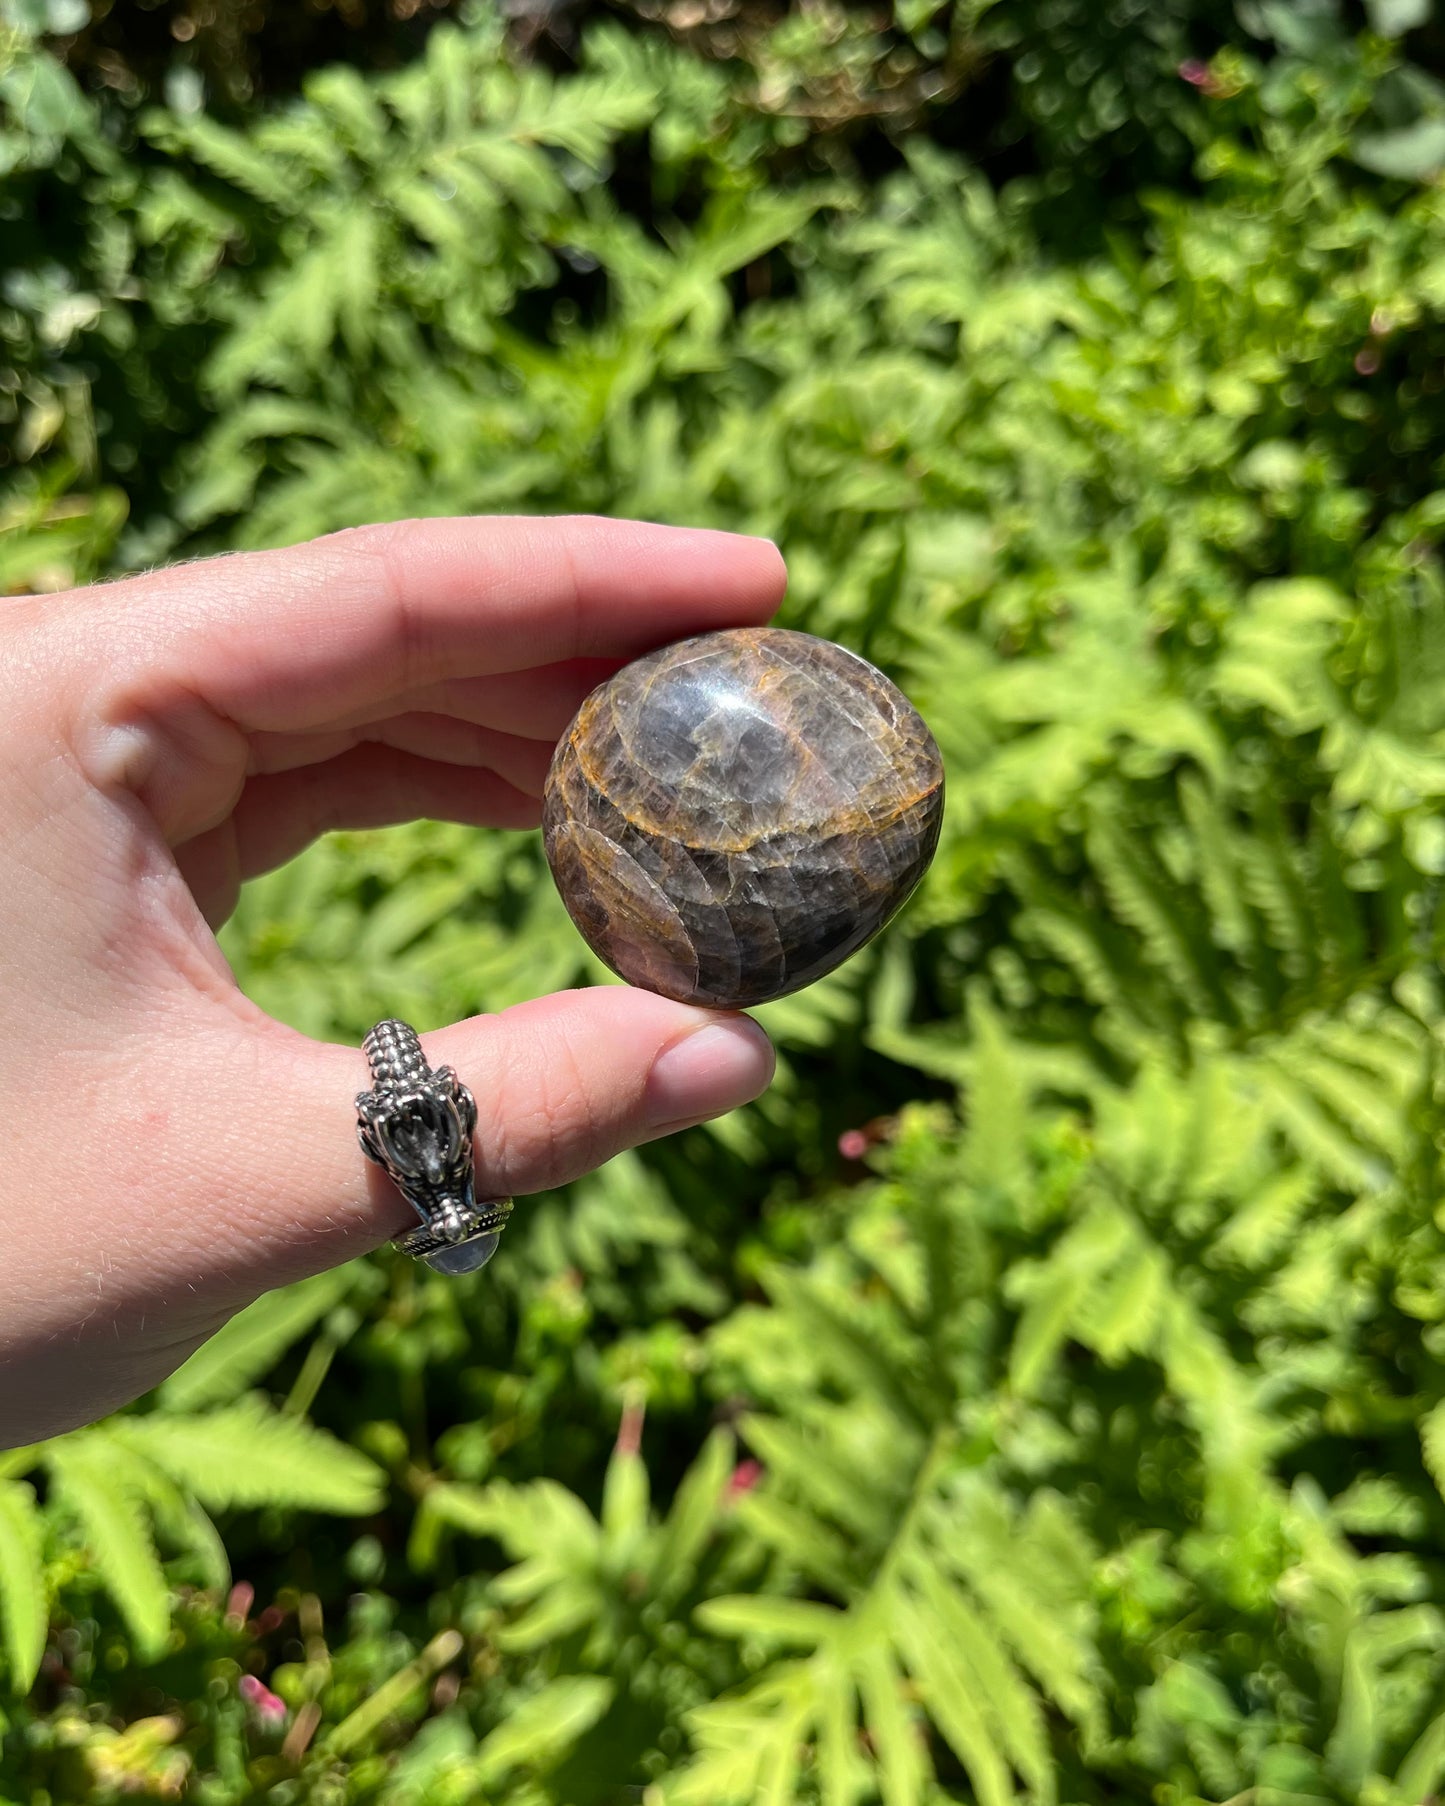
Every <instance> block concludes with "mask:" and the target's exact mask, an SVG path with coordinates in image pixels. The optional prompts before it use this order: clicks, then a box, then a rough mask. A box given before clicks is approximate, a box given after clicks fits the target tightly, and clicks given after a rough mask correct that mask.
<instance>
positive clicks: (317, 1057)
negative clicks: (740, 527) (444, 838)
mask: <svg viewBox="0 0 1445 1806" xmlns="http://www.w3.org/2000/svg"><path fill="white" fill-rule="evenodd" d="M783 581H784V576H783V566H782V561H781V559H780V558H779V556H778V553H777V551H776V549H775V548H774V547H773V546H771V545H770V544H768V543H767V542H766V541H762V540H753V539H745V538H739V537H736V536H734V535H730V534H722V533H710V532H702V531H693V530H690V529H678V528H667V527H654V526H645V525H641V524H638V523H635V522H627V521H605V520H593V519H567V520H505V519H495V520H488V519H475V520H472V519H465V520H434V521H409V522H403V523H400V524H397V525H395V526H380V527H363V528H357V529H354V530H352V531H351V532H348V533H341V534H336V535H334V536H332V537H330V538H327V539H321V540H316V541H313V542H312V543H311V544H309V545H304V546H298V547H296V548H294V549H291V550H288V551H279V552H258V553H249V554H244V555H239V556H235V557H228V558H221V559H215V560H212V561H210V562H206V563H200V564H194V565H189V566H181V567H179V568H177V569H174V570H169V571H164V572H161V573H158V574H156V575H153V576H147V577H137V578H132V579H129V580H126V581H124V582H120V583H115V584H110V585H107V586H103V587H100V588H95V589H85V590H74V591H70V592H68V593H66V594H64V595H58V596H45V597H23V598H13V599H10V600H8V601H4V602H3V603H0V770H3V772H4V774H5V775H4V778H3V779H0V995H3V999H4V1002H3V1021H4V1032H3V1036H0V1097H3V1098H4V1099H5V1102H6V1134H5V1141H4V1154H5V1159H4V1163H3V1168H0V1257H3V1262H4V1266H3V1279H0V1447H9V1446H13V1445H15V1444H18V1443H23V1442H29V1441H34V1440H36V1439H38V1438H40V1437H44V1436H49V1435H54V1434H55V1433H57V1432H58V1431H60V1430H63V1429H66V1428H69V1427H71V1426H73V1425H75V1424H78V1423H82V1422H85V1421H88V1420H90V1419H92V1418H94V1417H97V1416H100V1415H101V1414H102V1413H104V1412H105V1411H107V1410H110V1409H112V1408H113V1407H115V1406H116V1405H119V1404H122V1403H124V1402H125V1401H127V1400H129V1399H131V1398H134V1397H135V1396H136V1395H137V1394H138V1393H140V1392H142V1391H144V1390H145V1389H146V1388H148V1387H150V1386H152V1385H154V1384H156V1383H157V1381H159V1380H160V1379H162V1378H163V1377H164V1376H165V1375H166V1374H167V1373H169V1372H170V1371H171V1370H172V1369H173V1368H174V1367H176V1366H177V1365H178V1364H179V1363H180V1362H181V1361H182V1360H183V1359H184V1358H185V1357H186V1356H187V1355H188V1354H190V1353H191V1352H192V1350H194V1349H195V1348H196V1347H197V1346H198V1345H199V1344H200V1343H201V1342H202V1341H204V1340H205V1338H206V1337H207V1336H209V1335H211V1334H212V1333H213V1332H214V1331H215V1330H216V1329H218V1328H219V1327H220V1325H221V1324H222V1323H223V1322H224V1321H225V1319H226V1318H227V1317H228V1316H229V1315H230V1314H231V1313H232V1312H234V1311H236V1310H237V1309H239V1308H240V1307H241V1306H242V1305H244V1304H246V1303H248V1302H249V1301H250V1300H251V1299H253V1298H255V1297H256V1296H258V1295H259V1294H260V1293H261V1292H263V1291H266V1290H267V1289H268V1288H270V1287H272V1286H278V1285H285V1284H287V1283H288V1282H289V1281H291V1280H294V1279H299V1278H301V1277H303V1276H304V1275H306V1274H308V1273H314V1272H317V1271H318V1270H320V1269H322V1268H324V1267H328V1266H332V1265H335V1264H336V1263H337V1262H338V1261H343V1260H347V1259H349V1258H350V1257H351V1256H352V1255H355V1254H358V1253H361V1252H363V1251H364V1250H366V1249H368V1248H372V1247H375V1246H376V1245H377V1244H379V1243H380V1242H382V1241H384V1240H386V1239H387V1238H389V1237H390V1236H393V1235H395V1234H397V1233H399V1232H400V1231H401V1230H403V1229H405V1228H406V1227H408V1226H409V1225H410V1224H411V1223H413V1222H414V1220H415V1219H414V1217H413V1215H412V1213H411V1211H410V1209H409V1208H408V1206H407V1205H406V1203H405V1202H404V1201H403V1199H402V1198H401V1197H400V1195H399V1194H398V1193H397V1192H396V1191H395V1190H394V1189H393V1187H392V1186H391V1184H390V1182H389V1181H388V1180H387V1179H386V1178H385V1176H384V1175H382V1174H381V1173H380V1172H379V1171H377V1169H375V1168H373V1167H371V1166H370V1164H369V1163H368V1162H367V1161H366V1159H365V1158H364V1156H363V1155H362V1152H361V1150H360V1148H359V1147H358V1145H357V1140H356V1131H355V1106H354V1098H355V1095H356V1093H357V1092H358V1091H360V1090H364V1089H365V1088H366V1086H367V1084H368V1083H369V1080H368V1076H367V1070H366V1063H365V1061H364V1059H363V1058H362V1056H361V1054H360V1053H359V1052H357V1051H356V1050H355V1049H354V1048H345V1047H337V1046H330V1045H326V1044H323V1043H321V1042H317V1041H312V1040H310V1039H308V1038H307V1037H306V1036H304V1035H299V1034H297V1033H295V1032H294V1031H293V1030H291V1029H289V1028H285V1027H283V1026H282V1025H281V1024H279V1023H277V1022H274V1021H272V1020H271V1019H270V1018H269V1017H268V1016H266V1015H265V1014H264V1013H263V1012H262V1011H261V1010H259V1009H258V1008H257V1007H256V1006H255V1005H254V1004H252V1003H251V1002H250V1001H249V1000H248V999H247V998H245V997H244V996H243V995H242V994H241V992H240V991H239V990H238V989H237V988H236V984H235V981H234V979H233V977H232V974H231V972H230V969H229V967H228V966H227V964H226V961H225V959H224V957H223V956H222V954H221V951H220V949H219V947H218V946H217V944H216V941H215V937H214V935H213V933H212V929H213V928H214V927H216V926H217V925H219V923H220V922H221V921H222V920H224V918H225V917H226V916H227V915H228V914H229V913H230V911H231V909H232V908H233V907H234V905H235V901H236V895H237V891H238V888H239V886H240V884H241V882H242V880H243V879H245V878H248V877H250V876H252V875H253V874H255V873H258V872H263V871H266V870H268V869H269V868H271V867H273V866H276V865H279V864H281V863H282V862H283V861H284V860H286V859H289V858H290V857H291V856H292V855H293V854H294V853H297V852H299V851H300V850H301V848H302V847H304V846H305V845H306V844H307V843H308V842H309V841H311V840H313V839H314V838H315V837H316V836H317V835H318V834H320V833H322V832H324V831H325V830H327V829H330V828H342V827H353V828H355V827H373V826H379V825H381V824H383V823H387V822H399V821H405V820H409V819H411V818H412V817H415V816H432V817H437V818H441V819H445V820H451V821H460V822H469V823H476V824H484V825H489V826H495V827H507V828H518V827H531V826H535V825H536V823H537V821H538V819H539V816H540V800H539V799H540V797H541V791H542V782H543V779H544V777H545V775H546V771H547V766H548V762H549V760H550V757H551V753H552V748H553V745H554V743H555V741H556V739H557V737H558V735H559V734H560V733H561V731H562V729H563V728H564V727H565V726H566V724H567V722H568V720H569V719H570V718H571V715H572V713H573V712H574V710H575V709H576V707H577V705H578V704H579V703H580V701H581V700H582V698H583V696H585V695H586V693H587V692H588V690H589V689H591V688H592V686H593V685H594V684H595V683H597V682H599V681H600V680H601V679H602V678H603V677H605V676H606V675H607V674H608V673H609V672H611V671H612V670H615V669H616V668H617V666H618V665H619V664H620V663H621V662H623V661H625V660H626V659H629V658H632V657H634V656H636V655H637V654H639V653H641V652H643V651H646V650H648V649H649V648H651V647H653V646H655V645H659V644H662V643H663V642H665V641H668V640H673V639H677V638H680V637H682V636H683V635H685V634H688V633H693V632H700V631H703V630H705V629H707V628H712V627H725V626H733V625H740V624H745V623H750V622H760V621H763V620H765V619H766V618H767V617H768V616H769V615H770V614H771V613H772V611H773V609H774V608H775V607H776V605H777V603H778V601H779V599H780V597H781V594H782V589H783ZM425 1045H426V1050H427V1056H428V1058H429V1060H430V1061H431V1063H432V1064H433V1066H436V1065H440V1064H442V1063H444V1062H445V1063H446V1064H449V1065H451V1066H453V1067H455V1068H456V1070H457V1072H458V1073H459V1075H460V1076H461V1078H462V1079H463V1080H464V1081H465V1082H466V1083H467V1084H468V1085H469V1086H470V1088H471V1090H472V1091H473V1092H474V1094H475V1096H476V1100H477V1109H478V1122H477V1131H476V1148H477V1168H478V1174H477V1177H478V1186H477V1192H478V1196H479V1197H488V1196H496V1195H502V1194H506V1193H513V1192H515V1193H525V1192H529V1191H538V1190H542V1189H545V1188H547V1187H549V1186H553V1185H557V1184H560V1183H562V1182H563V1181H564V1180H566V1179H569V1178H574V1177H575V1176H577V1175H578V1174H580V1173H583V1172H586V1171H587V1170H588V1169H590V1168H591V1167H594V1166H596V1165H598V1164H599V1163H600V1162H601V1161H603V1160H606V1159H607V1158H608V1157H609V1156H610V1155H612V1154H614V1153H616V1152H617V1151H618V1150H619V1149H621V1148H625V1147H629V1146H632V1145H634V1144H636V1143H638V1142H641V1141H646V1140H649V1139H651V1138H652V1137H654V1136H657V1135H661V1134H666V1133H667V1132H668V1131H669V1130H672V1129H676V1128H681V1127H684V1126H686V1125H687V1124H690V1123H693V1122H698V1121H701V1120H703V1119H705V1118H707V1117H709V1116H714V1115H717V1114H719V1113H720V1112H722V1111H724V1110H728V1109H731V1108H732V1107H733V1106H734V1105H737V1104H740V1103H743V1102H746V1101H747V1100H748V1099H749V1098H751V1097H754V1096H756V1095H757V1093H758V1092H759V1091H761V1090H762V1089H763V1088H764V1086H765V1085H766V1084H767V1082H768V1079H769V1077H770V1076H771V1072H772V1055H771V1050H770V1049H769V1047H768V1044H767V1041H766V1038H765V1037H764V1036H763V1034H762V1031H761V1030H760V1029H758V1028H757V1027H756V1025H755V1024H753V1023H752V1022H751V1021H749V1019H748V1018H746V1017H743V1016H728V1015H719V1014H717V1013H715V1012H711V1011H704V1010H699V1009H694V1008H691V1007H689V1006H687V1005H684V1004H677V1003H671V1002H668V1001H666V1000H665V999H663V998H661V997H654V996H650V995H648V994H647V993H645V992H641V991H634V990H630V989H628V988H626V987H622V986H610V985H609V986H602V987H598V988H596V989H593V990H586V991H571V992H562V993H559V994H558V995H556V996H552V997H544V998H540V999H538V1000H537V1001H536V1002H533V1003H526V1004H522V1005H520V1006H518V1007H516V1008H514V1009H510V1010H506V1011H503V1012H502V1013H501V1014H500V1015H496V1016H480V1017H475V1018H473V1019H471V1020H470V1021H467V1022H461V1023H457V1024H456V1025H455V1026H453V1027H451V1028H447V1029H442V1030H439V1031H438V1032H437V1033H436V1034H434V1035H429V1036H427V1037H425ZM504 1246H505V1244H504Z"/></svg>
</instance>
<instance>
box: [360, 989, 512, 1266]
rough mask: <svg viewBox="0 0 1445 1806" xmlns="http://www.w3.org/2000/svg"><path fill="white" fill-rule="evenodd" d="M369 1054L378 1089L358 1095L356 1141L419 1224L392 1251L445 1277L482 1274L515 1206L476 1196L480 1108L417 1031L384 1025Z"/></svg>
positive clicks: (367, 1047)
mask: <svg viewBox="0 0 1445 1806" xmlns="http://www.w3.org/2000/svg"><path fill="white" fill-rule="evenodd" d="M362 1051H363V1052H364V1053H365V1055H366V1059H367V1064H368V1065H369V1066H370V1068H371V1083H372V1089H371V1090H370V1091H362V1092H360V1093H358V1095H357V1099H356V1132H357V1138H358V1139H359V1140H360V1142H361V1147H362V1151H363V1152H364V1153H365V1154H366V1156H367V1158H368V1159H369V1160H374V1161H375V1162H376V1164H377V1165H378V1166H379V1167H381V1168H382V1169H383V1170H384V1171H385V1172H386V1174H387V1175H388V1177H389V1178H390V1179H391V1181H392V1183H393V1184H394V1185H395V1186H396V1188H397V1190H398V1191H399V1192H400V1193H401V1194H402V1196H403V1197H404V1198H405V1199H406V1201H407V1203H408V1204H410V1205H411V1207H412V1209H413V1210H414V1211H415V1212H416V1214H417V1217H418V1219H419V1220H418V1222H417V1225H416V1227H415V1228H414V1229H408V1230H407V1231H406V1232H405V1233H404V1234H402V1235H399V1236H397V1237H396V1239H395V1242H394V1244H393V1245H394V1246H395V1247H397V1248H399V1249H400V1250H401V1252H402V1253H403V1254H410V1255H413V1256H415V1257H416V1258H417V1259H418V1260H423V1261H425V1262H426V1264H427V1265H428V1266H429V1267H432V1268H433V1269H435V1271H436V1272H438V1273H472V1272H475V1271H476V1269H477V1268H478V1267H484V1266H485V1265H486V1264H487V1262H488V1261H489V1260H490V1259H491V1258H492V1256H493V1254H495V1253H496V1251H497V1244H498V1242H499V1241H500V1240H501V1239H502V1230H503V1229H504V1228H505V1227H506V1225H507V1219H508V1218H509V1217H510V1216H511V1214H512V1200H511V1199H510V1198H483V1199H480V1200H479V1199H478V1197H477V1195H476V1171H475V1162H474V1157H473V1151H472V1133H473V1130H474V1129H475V1128H476V1123H477V1105H476V1100H475V1099H474V1098H473V1096H472V1094H471V1092H470V1091H469V1090H468V1089H467V1087H466V1086H465V1085H464V1084H463V1083H462V1082H461V1080H460V1079H459V1078H458V1077H457V1075H456V1073H455V1072H454V1071H453V1070H452V1068H451V1067H450V1066H438V1067H436V1068H435V1069H433V1068H432V1067H431V1066H429V1065H428V1064H427V1058H426V1055H425V1054H424V1053H423V1052H422V1046H421V1041H420V1040H419V1038H418V1036H417V1033H416V1030H415V1029H414V1028H412V1027H410V1025H409V1024H407V1023H405V1022H401V1021H398V1020H397V1019H396V1018H395V1017H391V1018H388V1020H386V1021H385V1022H378V1023H377V1025H376V1027H375V1028H373V1029H372V1031H371V1033H370V1034H369V1035H368V1036H367V1037H366V1040H365V1041H364V1042H363V1043H362Z"/></svg>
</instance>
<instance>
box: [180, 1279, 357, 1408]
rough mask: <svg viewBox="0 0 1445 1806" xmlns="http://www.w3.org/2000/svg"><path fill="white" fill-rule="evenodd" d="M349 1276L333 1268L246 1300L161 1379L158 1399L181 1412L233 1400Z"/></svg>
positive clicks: (338, 1293) (340, 1293) (342, 1289)
mask: <svg viewBox="0 0 1445 1806" xmlns="http://www.w3.org/2000/svg"><path fill="white" fill-rule="evenodd" d="M354 1278H355V1269H354V1268H351V1267H334V1268H332V1269H331V1271H330V1272H327V1273H317V1274H315V1275H313V1276H312V1277H311V1278H310V1279H303V1280H301V1281H299V1282H298V1283H297V1284H296V1285H292V1286H285V1287H283V1288H282V1289H281V1290H280V1291H276V1292H267V1293H266V1294H265V1295H264V1296H263V1297H260V1298H258V1299H257V1300H256V1302H255V1303H254V1304H248V1305H247V1306H246V1308H245V1310H243V1311H239V1312H237V1314H236V1315H235V1316H234V1317H232V1319H231V1321H230V1322H229V1323H228V1324H227V1325H226V1326H225V1328H224V1329H221V1330H218V1331H217V1332H216V1334H215V1335H214V1336H212V1337H211V1339H210V1341H209V1342H207V1343H205V1344H204V1345H203V1346H202V1347H200V1348H198V1349H197V1350H196V1352H195V1353H194V1354H193V1355H192V1356H191V1358H190V1359H189V1360H188V1361H186V1362H184V1363H183V1364H182V1365H181V1366H180V1367H178V1368H177V1369H176V1371H175V1372H174V1373H173V1374H172V1375H171V1376H170V1378H169V1379H168V1380H166V1381H165V1382H164V1384H163V1385H162V1386H161V1389H160V1401H161V1403H162V1404H163V1405H164V1406H165V1408H166V1410H167V1411H168V1412H185V1411H197V1410H199V1409H200V1408H201V1407H202V1406H203V1405H220V1404H226V1403H228V1402H229V1401H230V1400H231V1399H233V1398H238V1397H239V1396H240V1395H241V1393H243V1392H244V1391H245V1390H246V1389H247V1387H248V1386H250V1385H251V1384H252V1383H253V1382H254V1381H255V1380H257V1379H259V1378H260V1376H261V1375H262V1374H263V1373H265V1372H266V1371H267V1369H268V1368H270V1367H271V1366H273V1365H274V1364H275V1362H277V1361H278V1360H280V1358H281V1356H282V1355H283V1354H285V1352H286V1350H287V1349H288V1348H289V1347H290V1346H291V1344H292V1343H293V1342H294V1341H296V1340H297V1338H298V1337H300V1336H304V1335H305V1333H306V1331H307V1330H308V1329H310V1328H311V1326H312V1324H313V1323H316V1322H318V1321H319V1320H320V1319H321V1318H322V1317H324V1316H325V1315H326V1313H327V1312H328V1311H329V1310H330V1309H331V1307H332V1305H334V1304H335V1303H336V1302H337V1301H338V1299H340V1298H342V1297H344V1296H345V1294H346V1292H347V1291H348V1290H349V1289H350V1287H351V1285H352V1283H353V1281H354Z"/></svg>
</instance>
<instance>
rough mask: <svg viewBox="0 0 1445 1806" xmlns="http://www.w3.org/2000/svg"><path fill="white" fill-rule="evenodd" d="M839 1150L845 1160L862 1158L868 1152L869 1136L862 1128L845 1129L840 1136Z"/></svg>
mask: <svg viewBox="0 0 1445 1806" xmlns="http://www.w3.org/2000/svg"><path fill="white" fill-rule="evenodd" d="M838 1152H839V1153H840V1154H841V1155H842V1156H843V1158H844V1159H845V1160H861V1159H862V1158H863V1156H864V1155H865V1154H866V1153H867V1152H868V1137H867V1135H866V1134H865V1133H864V1132H863V1130H862V1129H844V1131H843V1133H842V1134H841V1135H840V1136H839V1137H838Z"/></svg>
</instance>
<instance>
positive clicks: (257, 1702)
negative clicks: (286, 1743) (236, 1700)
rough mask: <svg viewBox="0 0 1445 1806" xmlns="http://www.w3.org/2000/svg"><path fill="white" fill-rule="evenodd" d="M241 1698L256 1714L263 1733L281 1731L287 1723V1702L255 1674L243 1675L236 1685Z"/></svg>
mask: <svg viewBox="0 0 1445 1806" xmlns="http://www.w3.org/2000/svg"><path fill="white" fill-rule="evenodd" d="M236 1688H237V1691H238V1692H239V1693H240V1695H241V1698H242V1699H244V1700H245V1702H246V1704H247V1705H248V1706H249V1707H250V1708H251V1710H252V1711H253V1712H254V1713H255V1714H256V1718H257V1721H258V1723H259V1724H260V1726H261V1729H262V1730H263V1731H279V1730H280V1729H281V1727H282V1726H283V1725H284V1724H285V1722H286V1716H287V1714H286V1702H285V1700H284V1699H281V1698H280V1697H279V1696H278V1695H276V1694H274V1693H273V1692H272V1691H271V1689H270V1688H269V1687H268V1686H267V1685H266V1683H265V1682H264V1681H261V1680H258V1679H257V1678H256V1676H255V1675H254V1674H243V1675H242V1676H241V1678H240V1680H239V1681H237V1683H236Z"/></svg>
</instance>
